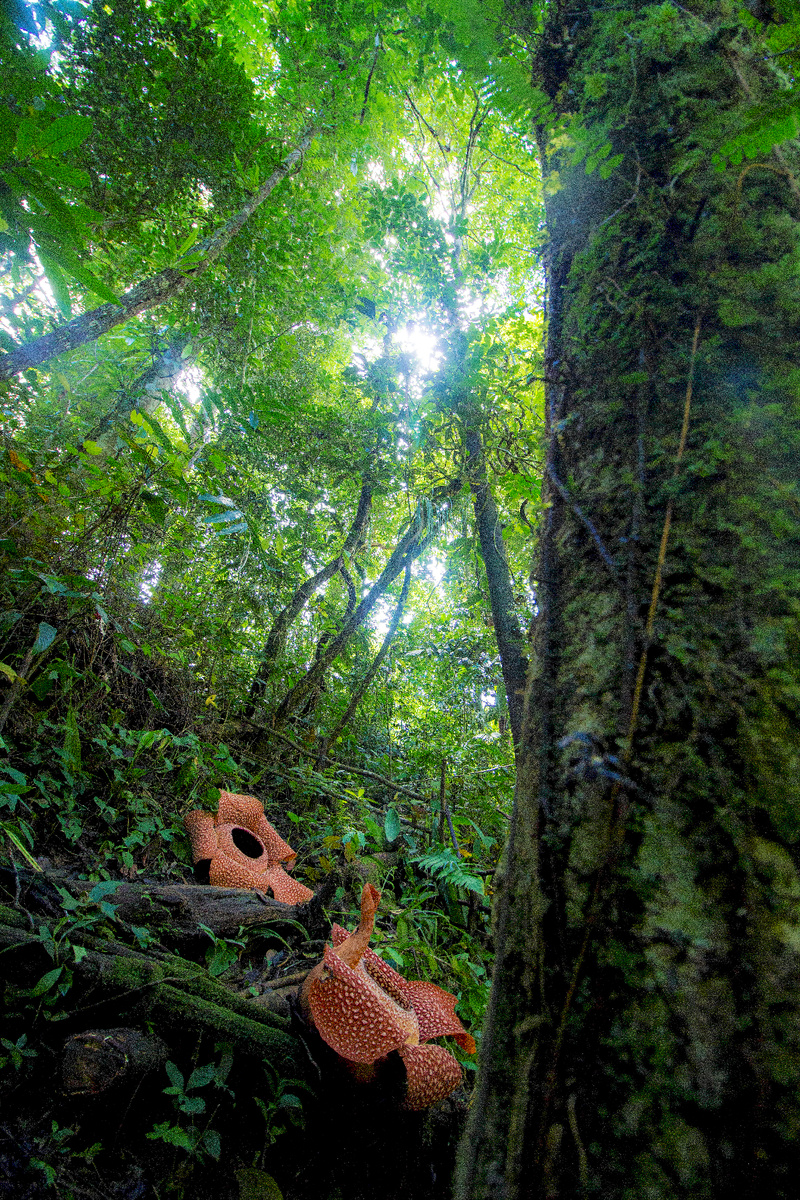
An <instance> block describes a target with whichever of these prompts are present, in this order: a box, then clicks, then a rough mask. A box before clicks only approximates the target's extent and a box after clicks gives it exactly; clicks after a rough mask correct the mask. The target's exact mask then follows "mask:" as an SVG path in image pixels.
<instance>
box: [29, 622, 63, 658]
mask: <svg viewBox="0 0 800 1200" xmlns="http://www.w3.org/2000/svg"><path fill="white" fill-rule="evenodd" d="M57 633H58V630H57V629H55V628H54V627H53V626H52V625H48V624H47V622H46V621H40V622H39V632H38V634H37V635H36V641H35V642H34V643H33V653H34V654H43V653H44V652H45V650H47V648H48V647H49V646H52V644H53V642H54V641H55V638H56V634H57Z"/></svg>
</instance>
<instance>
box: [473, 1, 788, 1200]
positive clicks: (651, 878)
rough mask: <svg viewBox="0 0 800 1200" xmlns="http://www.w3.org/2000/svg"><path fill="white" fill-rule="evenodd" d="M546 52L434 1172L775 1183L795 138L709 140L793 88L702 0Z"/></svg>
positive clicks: (515, 1178) (660, 1182) (611, 1189)
mask: <svg viewBox="0 0 800 1200" xmlns="http://www.w3.org/2000/svg"><path fill="white" fill-rule="evenodd" d="M573 18H574V19H573ZM537 46H538V48H537V56H536V61H535V73H536V77H537V80H538V82H539V83H540V85H541V87H542V89H543V90H544V92H545V93H546V96H547V98H548V100H549V103H550V106H551V111H552V117H553V119H552V121H551V123H550V127H549V129H548V130H545V129H544V128H542V129H540V130H539V131H538V133H539V141H540V149H541V154H542V167H543V175H544V178H545V181H546V194H547V197H548V199H547V224H548V246H549V252H548V260H547V275H548V346H547V355H546V373H547V377H548V381H549V382H548V387H547V421H548V426H547V438H548V479H549V483H548V485H547V488H546V492H548V493H549V494H548V495H547V505H548V507H547V509H546V514H545V521H544V526H543V531H542V533H541V538H540V544H539V547H538V549H537V554H536V560H535V569H534V578H535V580H536V586H537V598H538V608H539V615H538V617H537V621H536V626H535V634H534V644H533V662H532V670H531V678H530V682H529V687H528V692H527V696H526V705H525V716H524V722H523V735H522V743H521V747H520V756H519V764H518V778H517V788H516V796H515V804H514V813H513V817H512V824H511V836H510V840H509V843H508V846H507V848H506V853H505V857H504V862H503V865H502V868H501V871H500V872H499V876H498V879H497V902H496V913H495V919H496V939H497V958H496V963H495V968H494V976H493V985H492V993H491V999H490V1006H489V1012H488V1018H487V1024H486V1028H485V1032H484V1038H483V1043H482V1047H481V1057H480V1064H479V1082H478V1088H477V1092H476V1096H475V1099H474V1102H473V1104H472V1107H471V1109H470V1116H469V1120H468V1126H467V1130H466V1133H465V1136H464V1139H463V1141H462V1145H461V1149H460V1159H459V1166H458V1170H457V1177H456V1184H455V1195H456V1196H457V1197H458V1200H478V1198H481V1200H483V1198H488V1197H492V1200H497V1198H502V1200H523V1198H525V1200H531V1198H533V1197H537V1200H538V1198H544V1197H548V1198H552V1200H558V1198H562V1197H564V1198H566V1197H570V1198H572V1197H576V1196H594V1195H597V1196H600V1195H602V1196H604V1197H607V1198H608V1200H614V1198H619V1200H623V1198H626V1197H641V1196H648V1197H651V1198H652V1200H690V1198H691V1200H697V1198H700V1197H708V1198H709V1200H711V1197H713V1198H714V1200H734V1198H736V1200H739V1198H748V1200H755V1198H756V1197H757V1196H760V1195H762V1194H765V1193H769V1194H770V1195H772V1196H776V1197H781V1198H785V1200H789V1197H791V1196H792V1195H793V1194H794V1191H795V1170H796V1154H797V1151H796V1143H797V1136H798V1130H800V1100H798V1097H799V1096H800V982H799V981H800V952H799V951H798V947H800V921H799V920H798V910H797V901H796V899H795V897H797V896H798V895H800V870H799V869H798V868H799V866H800V863H799V862H798V854H797V850H796V846H797V844H798V837H800V821H798V817H797V813H798V811H800V804H798V801H799V800H800V797H799V796H798V792H797V784H796V771H795V770H794V768H792V767H790V766H789V763H790V762H794V761H795V758H796V753H797V734H796V729H797V710H798V705H797V699H796V697H797V694H798V692H797V686H798V670H797V665H796V663H797V658H796V654H795V652H794V650H793V649H791V650H790V647H795V646H796V645H797V641H798V626H797V615H796V614H797V612H798V611H800V582H799V581H798V577H797V574H796V572H795V571H794V570H791V571H790V572H789V574H787V566H788V564H789V562H790V561H791V562H795V563H796V561H797V559H798V556H799V555H800V521H799V520H798V515H799V514H800V506H798V504H797V500H796V494H795V486H796V484H795V482H794V479H795V476H794V475H793V470H794V469H793V467H792V465H791V463H792V459H793V458H795V456H796V455H797V453H798V444H797V443H798V435H797V428H796V423H795V418H794V416H793V415H792V414H793V413H794V411H795V404H796V399H795V392H794V384H793V383H792V380H793V378H794V370H795V368H794V347H795V346H796V345H797V343H798V339H800V316H798V312H800V310H799V309H798V307H797V305H796V304H795V303H794V301H793V299H792V297H793V295H794V289H795V283H794V279H795V276H794V273H793V272H794V268H793V267H791V265H790V264H792V263H794V262H796V260H797V255H798V253H800V236H799V235H798V216H799V215H800V212H799V210H798V204H797V200H796V197H795V191H796V187H797V184H796V173H797V164H798V154H797V149H796V146H792V147H790V148H788V149H784V151H783V158H782V159H780V160H774V159H771V158H770V155H769V154H768V153H765V155H764V156H763V159H764V160H765V161H762V162H761V163H759V164H758V165H756V164H753V163H751V164H748V166H747V167H746V168H744V169H741V168H740V167H739V166H733V167H728V168H727V169H720V170H716V169H715V168H714V166H713V163H712V159H713V156H714V154H715V153H716V152H717V151H718V149H719V146H720V145H721V144H722V143H723V142H724V141H725V140H726V139H727V138H729V137H731V136H734V135H736V134H737V133H738V132H740V131H741V130H746V129H747V128H748V122H749V121H751V120H752V119H753V113H754V109H753V103H755V102H758V103H761V104H766V103H768V102H769V101H770V100H772V101H774V102H775V103H777V102H778V101H779V100H780V97H781V89H782V88H783V86H784V85H783V83H782V82H781V80H780V78H779V77H778V76H777V75H776V73H775V72H774V70H773V65H772V62H771V61H770V56H769V55H768V54H766V53H765V52H764V47H763V46H761V45H760V44H759V40H758V33H757V31H749V32H748V31H747V30H746V29H745V27H743V26H740V25H739V24H738V23H737V22H736V20H735V19H733V18H732V17H730V15H728V16H726V15H725V12H723V8H722V6H720V5H716V4H711V3H704V2H701V3H699V4H694V5H693V6H692V8H691V11H690V10H689V9H687V8H685V7H684V6H679V5H677V4H676V5H656V6H653V5H648V4H645V3H631V4H629V5H628V6H627V8H626V10H625V11H624V13H623V12H621V11H620V10H619V9H618V6H617V5H616V4H615V3H611V2H607V3H606V2H601V3H599V4H595V5H593V6H591V7H587V6H584V7H583V8H582V9H581V10H580V12H579V11H578V10H577V9H576V10H575V12H574V13H571V14H570V16H569V20H567V18H566V17H565V16H563V15H562V11H561V6H557V8H554V9H553V10H552V11H551V16H550V19H549V21H548V23H547V25H546V26H545V28H544V30H543V31H542V32H541V36H540V37H538V38H537ZM597 72H600V75H598V74H597ZM751 97H753V98H754V99H753V103H751ZM567 106H568V109H567ZM559 120H562V121H565V122H566V121H569V129H570V139H571V145H570V148H569V149H565V148H564V142H563V139H562V140H559V139H556V140H555V142H552V141H551V140H550V139H551V131H552V129H553V128H555V127H557V126H558V122H559ZM603 146H607V149H605V151H604V154H605V156H606V157H608V159H609V161H612V160H613V156H615V155H618V154H619V155H622V156H623V158H622V161H621V164H620V165H619V166H618V167H617V168H616V170H611V171H610V173H608V177H607V178H606V179H603V178H601V176H600V170H599V168H598V163H599V162H600V161H602V159H600V158H596V159H595V161H594V164H592V163H591V162H590V161H588V160H587V156H590V155H591V154H593V153H595V152H599V151H601V150H602V148H603ZM581 147H583V153H584V158H583V160H582V161H581V160H580V153H579V151H580V149H581ZM576 159H577V160H579V161H576ZM721 166H723V167H724V163H723V164H721ZM592 167H593V169H592ZM587 168H589V169H588V170H587ZM791 172H794V173H795V174H794V176H793V175H792V174H791ZM684 445H685V453H684V452H683V449H682V448H683V446H684Z"/></svg>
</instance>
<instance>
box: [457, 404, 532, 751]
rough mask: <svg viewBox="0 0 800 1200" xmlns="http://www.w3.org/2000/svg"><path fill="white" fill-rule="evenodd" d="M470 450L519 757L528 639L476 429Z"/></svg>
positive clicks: (468, 438)
mask: <svg viewBox="0 0 800 1200" xmlns="http://www.w3.org/2000/svg"><path fill="white" fill-rule="evenodd" d="M464 445H465V446H466V450H467V474H468V476H469V480H470V488H471V489H472V498H473V504H474V507H475V525H476V527H477V530H478V540H479V542H480V547H481V558H482V559H483V565H484V567H485V568H486V579H487V582H488V584H489V603H490V604H491V608H492V620H493V622H494V635H495V639H496V641H497V649H498V652H499V654H500V666H501V669H502V672H503V683H504V684H505V689H506V701H507V703H508V719H509V721H510V723H511V734H512V737H513V739H514V752H515V754H516V753H517V750H518V747H519V744H520V738H521V737H522V710H523V705H524V697H525V683H526V679H527V674H528V660H527V658H526V657H525V653H524V650H523V647H524V644H525V638H524V635H523V633H522V630H521V628H520V624H519V618H518V616H517V610H516V605H515V602H514V591H513V588H512V586H511V572H510V571H509V569H508V559H507V558H506V555H505V550H504V548H503V532H502V529H501V527H500V517H499V514H498V511H497V504H496V503H495V499H494V496H493V495H492V489H491V488H490V486H489V483H488V480H487V478H486V460H485V458H484V453H483V441H482V439H481V435H480V431H479V429H478V428H477V427H476V426H473V427H471V428H467V429H466V430H465V433H464Z"/></svg>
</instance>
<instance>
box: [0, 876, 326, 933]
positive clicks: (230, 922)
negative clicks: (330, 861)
mask: <svg viewBox="0 0 800 1200" xmlns="http://www.w3.org/2000/svg"><path fill="white" fill-rule="evenodd" d="M3 886H4V887H5V892H6V896H7V897H8V899H9V900H10V899H12V898H16V897H17V893H19V900H20V901H21V903H23V904H24V905H26V906H29V907H30V908H32V909H33V910H34V911H43V912H45V913H46V914H47V913H49V914H51V915H55V914H56V913H57V912H60V911H61V909H60V897H59V894H58V891H57V889H58V888H63V889H65V890H66V891H67V892H69V894H70V895H71V896H74V897H75V898H76V899H77V898H80V897H81V896H83V897H86V896H88V894H89V893H90V892H91V890H92V888H94V887H95V886H96V884H95V883H94V882H92V881H90V880H85V879H69V878H67V877H66V876H65V875H63V874H60V873H58V872H51V871H45V872H43V873H42V874H38V875H37V874H34V873H33V872H31V871H16V872H15V871H12V870H11V869H10V868H8V867H0V889H1V888H2V887H3ZM334 886H335V883H334V881H333V880H332V879H330V878H329V879H326V880H325V882H324V883H323V885H322V886H321V887H320V888H319V889H318V891H317V892H316V894H315V895H314V896H313V897H312V898H311V900H309V901H308V902H307V903H306V904H297V905H292V904H281V903H280V901H278V900H274V899H273V898H272V897H271V896H267V895H265V894H264V893H263V892H258V891H249V890H247V889H245V888H220V887H211V886H210V885H207V884H198V883H170V884H159V883H149V882H147V881H143V882H141V883H139V882H134V883H123V882H120V883H119V884H118V885H117V887H116V889H115V890H114V891H113V892H112V893H110V894H108V895H107V896H105V899H106V901H107V902H108V903H109V904H111V905H112V906H113V907H114V910H115V914H114V915H115V918H116V919H117V920H119V921H123V922H124V923H125V924H128V925H138V926H146V927H147V928H148V929H149V930H150V932H151V933H153V934H154V935H157V936H158V937H160V938H162V939H163V940H165V941H167V942H168V943H170V944H173V943H176V942H178V943H180V942H182V941H186V940H187V939H192V938H196V937H199V936H207V935H205V934H204V931H203V930H201V929H200V926H201V925H205V926H206V927H207V929H210V930H211V931H212V932H213V933H214V934H215V935H217V936H218V937H226V936H235V935H236V933H237V932H238V930H239V929H241V928H244V929H253V928H256V927H258V926H268V925H280V924H282V923H286V922H287V921H292V922H296V923H298V924H300V925H303V926H304V927H305V928H306V929H308V930H309V933H310V934H311V936H312V937H315V936H318V937H322V936H325V935H326V934H327V932H328V925H329V923H328V921H327V918H326V917H325V916H324V913H323V905H324V904H325V903H327V901H328V899H330V895H331V894H332V891H333V888H334Z"/></svg>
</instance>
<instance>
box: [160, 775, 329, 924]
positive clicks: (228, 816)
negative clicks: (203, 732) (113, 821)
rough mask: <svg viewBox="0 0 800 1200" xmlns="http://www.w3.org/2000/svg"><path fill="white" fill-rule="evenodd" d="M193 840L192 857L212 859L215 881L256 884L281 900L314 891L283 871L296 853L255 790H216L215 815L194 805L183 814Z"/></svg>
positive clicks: (211, 877) (296, 901)
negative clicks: (269, 817) (250, 793)
mask: <svg viewBox="0 0 800 1200" xmlns="http://www.w3.org/2000/svg"><path fill="white" fill-rule="evenodd" d="M183 822H184V825H185V826H186V828H187V830H188V831H189V840H190V841H191V843H192V861H193V862H195V863H198V862H202V861H203V860H204V859H210V864H209V868H208V876H209V881H210V882H211V883H212V884H213V885H214V886H215V887H240V888H258V889H259V890H260V891H264V892H266V891H270V892H272V894H273V896H274V897H275V899H276V900H281V901H283V903H284V904H302V903H303V902H304V901H305V900H310V899H311V897H312V896H313V894H314V893H313V892H312V891H311V889H310V888H307V887H306V886H305V884H302V883H299V882H298V881H297V880H296V879H292V877H291V875H287V873H286V871H284V869H283V867H282V866H281V863H286V865H287V867H290V868H291V867H292V866H293V865H294V862H295V859H296V858H297V854H296V853H295V851H294V850H293V849H292V847H291V846H289V845H287V843H286V842H285V841H284V840H283V838H282V837H281V836H280V834H279V833H277V832H276V830H274V829H273V828H272V826H271V825H270V823H269V821H268V820H267V818H266V817H265V816H264V805H263V804H261V803H260V801H258V800H256V799H255V797H254V796H239V795H237V794H236V793H234V792H220V794H219V810H218V812H217V815H216V816H213V815H212V814H211V813H209V812H203V811H202V810H200V809H195V810H194V812H190V813H187V815H186V816H185V817H184V819H183Z"/></svg>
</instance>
